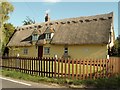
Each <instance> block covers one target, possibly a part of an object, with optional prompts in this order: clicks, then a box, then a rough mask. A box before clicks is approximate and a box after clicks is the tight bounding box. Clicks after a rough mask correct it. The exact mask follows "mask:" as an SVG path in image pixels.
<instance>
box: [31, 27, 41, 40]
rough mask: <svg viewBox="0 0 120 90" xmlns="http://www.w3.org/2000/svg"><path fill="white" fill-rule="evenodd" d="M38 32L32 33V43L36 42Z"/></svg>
mask: <svg viewBox="0 0 120 90" xmlns="http://www.w3.org/2000/svg"><path fill="white" fill-rule="evenodd" d="M39 33H40V31H39V30H37V29H35V30H34V31H33V33H32V41H37V40H38V36H39Z"/></svg>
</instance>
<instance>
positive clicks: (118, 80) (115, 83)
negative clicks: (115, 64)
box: [0, 69, 120, 88]
mask: <svg viewBox="0 0 120 90" xmlns="http://www.w3.org/2000/svg"><path fill="white" fill-rule="evenodd" d="M0 71H1V72H2V75H3V76H6V77H12V78H15V79H22V80H26V81H32V82H37V83H39V82H47V83H56V84H59V85H64V86H69V85H77V86H80V85H84V86H86V87H89V86H93V87H95V88H120V75H117V76H114V77H111V78H99V79H96V80H90V79H88V80H72V79H64V78H48V77H41V76H33V75H29V74H25V73H21V72H17V71H9V70H7V69H2V70H0Z"/></svg>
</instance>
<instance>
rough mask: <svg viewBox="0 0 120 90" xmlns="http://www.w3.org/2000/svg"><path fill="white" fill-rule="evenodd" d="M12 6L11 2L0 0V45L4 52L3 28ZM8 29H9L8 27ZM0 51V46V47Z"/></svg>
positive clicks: (12, 8)
mask: <svg viewBox="0 0 120 90" xmlns="http://www.w3.org/2000/svg"><path fill="white" fill-rule="evenodd" d="M13 10H14V7H13V5H12V4H11V3H9V2H7V1H6V2H0V33H1V36H2V39H1V38H0V41H1V42H0V44H2V45H0V46H2V53H3V52H4V49H5V47H6V43H7V42H6V41H7V40H6V35H7V32H6V29H5V22H6V21H7V20H8V19H9V18H10V17H9V14H10V13H11V12H13ZM9 30H10V29H9ZM0 51H1V48H0Z"/></svg>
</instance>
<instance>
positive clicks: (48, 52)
mask: <svg viewBox="0 0 120 90" xmlns="http://www.w3.org/2000/svg"><path fill="white" fill-rule="evenodd" d="M44 54H45V55H49V54H50V47H44Z"/></svg>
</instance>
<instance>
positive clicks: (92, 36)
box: [8, 13, 113, 46]
mask: <svg viewBox="0 0 120 90" xmlns="http://www.w3.org/2000/svg"><path fill="white" fill-rule="evenodd" d="M111 23H113V13H108V14H101V15H95V16H86V17H76V18H68V19H62V20H55V21H50V22H43V23H36V24H32V25H25V26H22V27H19V28H17V31H16V32H15V34H14V35H13V37H12V38H11V40H10V42H9V43H8V46H30V45H32V44H31V38H32V37H31V35H32V33H33V31H34V28H37V30H38V31H39V32H40V34H39V40H38V41H37V45H38V44H41V43H42V42H44V40H43V39H44V33H45V32H48V31H50V30H52V29H54V36H53V38H52V39H51V41H50V43H51V44H72V45H73V44H107V43H108V42H109V32H110V29H111V25H112V24H111ZM47 27H51V28H52V29H48V31H47V30H46V28H47Z"/></svg>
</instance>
